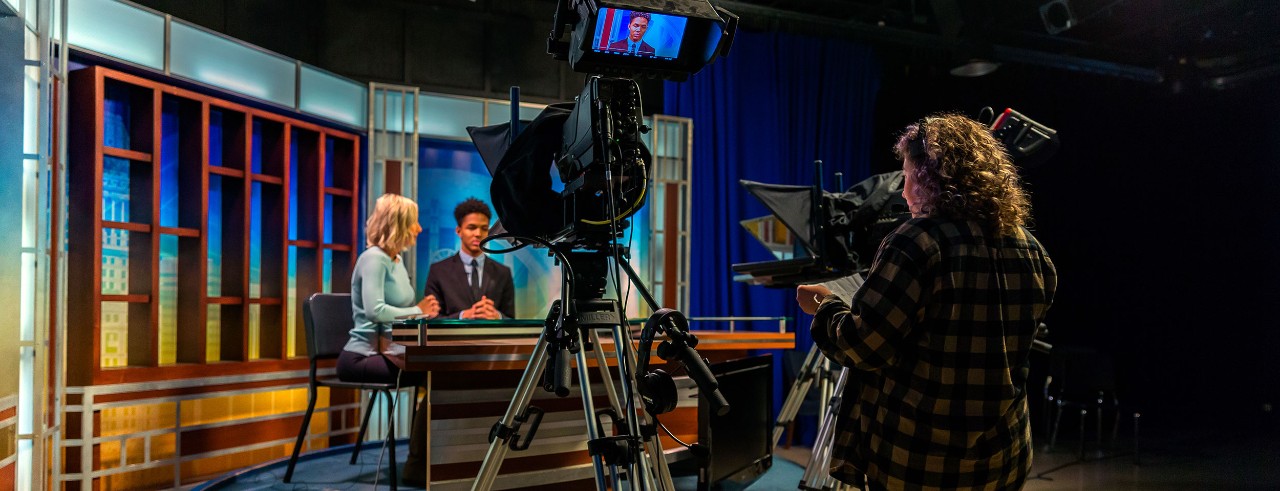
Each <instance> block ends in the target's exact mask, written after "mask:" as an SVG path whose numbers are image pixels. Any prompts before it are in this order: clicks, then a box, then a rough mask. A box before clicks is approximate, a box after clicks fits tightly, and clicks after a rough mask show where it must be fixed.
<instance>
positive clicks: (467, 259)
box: [426, 198, 516, 319]
mask: <svg viewBox="0 0 1280 491" xmlns="http://www.w3.org/2000/svg"><path fill="white" fill-rule="evenodd" d="M492 216H493V214H492V213H491V212H490V211H489V205H487V204H485V202H483V201H480V200H478V199H476V198H467V199H466V200H464V201H463V202H461V203H458V207H457V208H454V210H453V218H454V219H455V220H457V222H458V228H456V229H454V231H455V232H457V234H458V239H460V240H461V242H462V244H461V245H460V246H459V247H458V254H457V255H454V256H450V257H448V258H447V259H443V260H441V261H439V262H437V263H435V264H432V265H431V270H430V271H429V272H428V273H427V290H426V294H427V295H435V296H436V298H438V299H440V317H444V318H450V317H452V318H457V319H502V318H508V319H509V318H514V317H515V316H516V300H515V286H514V285H513V284H512V281H511V268H508V267H506V266H503V265H501V264H498V262H497V261H492V260H490V259H489V258H488V257H486V256H485V254H484V251H481V250H480V241H482V240H484V239H485V237H488V236H489V221H490V219H491V218H492Z"/></svg>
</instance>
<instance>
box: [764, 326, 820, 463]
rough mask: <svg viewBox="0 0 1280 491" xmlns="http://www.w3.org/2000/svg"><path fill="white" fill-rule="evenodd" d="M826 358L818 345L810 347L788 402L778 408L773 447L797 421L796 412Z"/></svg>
mask: <svg viewBox="0 0 1280 491" xmlns="http://www.w3.org/2000/svg"><path fill="white" fill-rule="evenodd" d="M825 361H826V358H825V357H823V356H822V354H821V352H819V351H818V345H816V344H815V345H813V346H811V347H810V348H809V354H807V355H805V357H804V363H801V364H800V370H799V371H797V372H796V380H795V382H792V384H791V391H790V392H788V393H787V399H786V402H784V403H782V408H781V409H779V410H778V422H777V423H775V424H774V426H773V447H774V448H777V447H778V441H779V440H781V439H782V432H783V430H785V429H786V428H787V427H788V426H790V425H791V423H792V422H793V421H795V418H796V413H799V412H800V406H801V405H802V404H804V399H805V396H807V395H808V394H809V389H810V388H812V387H813V382H814V380H817V379H818V375H819V374H821V372H822V369H823V366H824V365H825V363H823V362H825Z"/></svg>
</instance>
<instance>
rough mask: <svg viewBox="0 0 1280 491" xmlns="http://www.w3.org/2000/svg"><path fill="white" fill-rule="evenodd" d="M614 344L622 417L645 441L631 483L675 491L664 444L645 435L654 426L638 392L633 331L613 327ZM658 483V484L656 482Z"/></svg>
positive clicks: (653, 437)
mask: <svg viewBox="0 0 1280 491" xmlns="http://www.w3.org/2000/svg"><path fill="white" fill-rule="evenodd" d="M612 335H613V344H614V350H615V351H616V356H617V359H618V380H619V382H620V383H621V384H622V397H623V400H625V401H627V407H626V408H624V412H623V413H622V414H625V415H626V420H627V431H628V432H629V434H631V435H635V436H638V437H640V438H642V439H643V440H642V441H643V442H644V443H643V451H640V452H637V455H636V459H635V461H634V463H633V464H634V469H633V470H631V471H629V473H630V474H629V476H628V478H629V479H636V481H634V483H635V484H633V486H636V485H638V487H636V488H632V489H646V490H648V489H662V490H672V491H674V490H675V485H674V484H673V483H672V481H671V471H670V470H669V469H668V468H667V459H666V456H665V455H664V454H663V453H662V443H661V441H660V439H659V438H658V437H657V436H656V435H655V436H652V437H650V436H647V435H645V433H644V432H643V431H642V428H643V427H645V426H649V425H651V423H650V421H651V416H650V415H649V414H648V413H647V412H646V411H645V408H644V401H643V399H641V397H640V391H639V390H636V368H635V367H636V353H635V348H634V344H633V343H632V342H631V331H630V330H629V329H627V328H626V326H624V325H621V324H620V325H615V326H612ZM655 478H656V479H657V480H658V482H657V483H655V482H654V479H655Z"/></svg>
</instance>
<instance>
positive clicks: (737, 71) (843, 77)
mask: <svg viewBox="0 0 1280 491" xmlns="http://www.w3.org/2000/svg"><path fill="white" fill-rule="evenodd" d="M879 84H880V66H879V63H878V62H877V61H876V60H875V57H874V56H873V53H872V51H871V49H870V48H867V47H865V46H861V45H858V44H854V43H850V42H847V41H838V40H824V39H816V38H810V37H802V36H797V35H792V34H785V33H764V34H757V33H750V32H739V33H738V35H737V38H736V39H735V41H734V45H733V49H732V51H731V52H730V53H729V56H728V57H727V58H721V59H719V60H717V61H716V62H715V63H714V64H712V65H711V66H708V67H706V68H704V69H703V70H702V71H701V72H699V73H698V74H696V75H694V76H693V77H690V79H689V81H687V82H684V83H673V82H667V84H666V87H665V91H664V92H665V93H664V104H665V107H664V110H665V112H666V113H667V114H672V115H677V116H685V117H689V118H692V119H693V125H694V127H693V201H692V203H691V206H692V214H693V223H692V230H691V234H692V235H691V240H692V257H691V261H692V264H691V265H690V266H691V268H690V269H691V276H692V277H691V278H690V283H691V287H692V291H691V296H690V304H691V305H690V306H689V314H690V315H691V316H723V315H734V316H784V315H785V316H792V317H796V316H797V315H803V314H802V313H801V312H800V310H799V309H798V308H797V306H796V304H795V294H794V292H793V291H792V290H789V289H769V288H764V287H759V286H748V285H745V284H742V283H736V282H734V281H733V273H732V270H731V269H730V265H731V264H735V263H742V262H749V261H765V260H771V259H772V255H771V254H770V253H769V251H767V250H766V249H765V248H764V246H762V245H760V244H758V243H757V242H756V241H755V239H753V238H752V237H751V236H750V234H749V233H748V232H747V231H746V230H745V229H744V228H742V226H741V225H739V224H738V222H739V221H741V220H744V219H749V218H755V217H759V216H764V215H768V214H769V212H768V210H767V209H766V208H765V207H764V206H763V205H761V204H759V202H757V201H756V200H755V198H753V197H751V195H749V194H748V193H747V192H746V190H745V189H743V187H742V186H741V185H740V184H739V183H738V180H739V179H748V180H753V181H761V182H768V183H776V184H798V185H809V184H812V183H813V161H814V160H822V161H823V168H824V175H825V176H824V179H825V182H826V183H827V189H828V190H832V189H834V187H835V181H834V179H833V178H832V177H831V176H833V175H834V173H835V172H836V171H840V172H843V173H844V176H845V180H844V182H845V185H846V186H848V185H850V184H853V183H855V182H857V181H860V180H862V179H864V178H866V177H867V176H869V175H870V169H871V165H870V155H871V152H870V148H869V145H870V142H871V141H872V135H871V127H872V117H873V112H874V105H875V97H876V93H877V91H878V89H879ZM797 321H803V325H802V324H799V323H797V324H796V327H797V329H796V331H797V332H796V338H797V347H798V348H799V349H808V348H809V345H810V344H811V343H812V341H811V340H810V338H809V332H808V319H807V318H806V319H800V318H797ZM699 327H701V328H706V327H707V326H699ZM758 327H759V328H760V329H766V328H772V327H771V326H766V325H762V326H758Z"/></svg>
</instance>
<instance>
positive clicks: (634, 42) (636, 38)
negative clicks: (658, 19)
mask: <svg viewBox="0 0 1280 491" xmlns="http://www.w3.org/2000/svg"><path fill="white" fill-rule="evenodd" d="M652 20H653V15H652V14H650V13H648V12H635V11H632V12H631V18H630V20H628V21H627V37H625V38H622V39H619V40H617V41H614V42H612V43H609V49H610V50H612V51H621V52H624V53H628V54H635V55H645V56H653V55H654V53H656V51H655V50H654V49H653V46H650V45H649V43H646V42H644V35H645V33H647V32H649V22H650V21H652Z"/></svg>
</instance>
